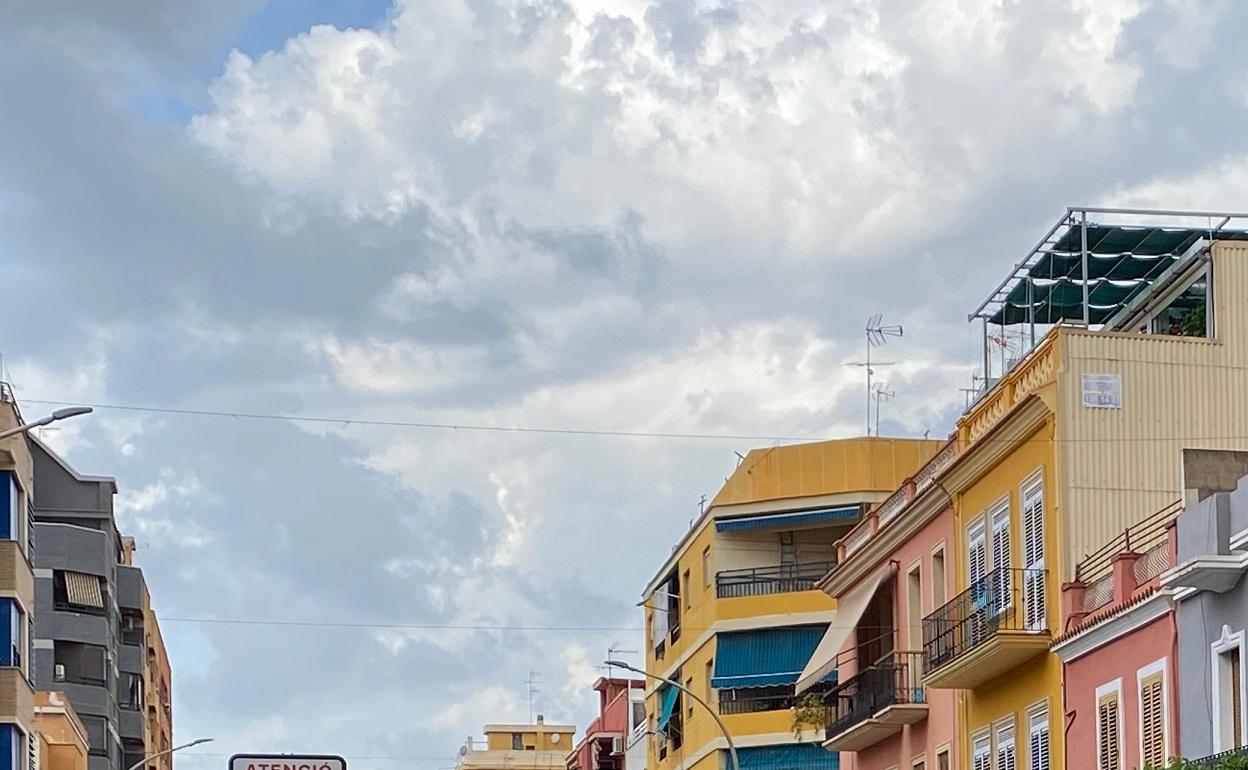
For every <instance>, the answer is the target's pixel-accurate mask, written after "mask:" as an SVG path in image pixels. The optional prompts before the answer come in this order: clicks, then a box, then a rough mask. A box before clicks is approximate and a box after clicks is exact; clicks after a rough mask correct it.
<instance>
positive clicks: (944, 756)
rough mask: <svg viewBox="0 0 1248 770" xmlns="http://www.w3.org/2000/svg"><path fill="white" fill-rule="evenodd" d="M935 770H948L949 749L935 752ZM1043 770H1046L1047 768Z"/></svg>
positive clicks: (1033, 767) (1034, 768)
mask: <svg viewBox="0 0 1248 770" xmlns="http://www.w3.org/2000/svg"><path fill="white" fill-rule="evenodd" d="M936 770H949V749H941V750H940V751H938V752H936ZM1031 770H1038V768H1036V766H1035V765H1032V768H1031ZM1045 770H1048V767H1047V766H1046V767H1045Z"/></svg>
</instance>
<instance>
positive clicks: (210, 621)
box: [156, 614, 856, 633]
mask: <svg viewBox="0 0 1248 770" xmlns="http://www.w3.org/2000/svg"><path fill="white" fill-rule="evenodd" d="M156 619H157V621H158V622H160V623H202V624H205V625H228V626H279V627H280V626H285V627H290V628H345V629H382V630H398V631H547V632H564V631H566V632H569V633H591V632H598V631H601V632H618V631H631V632H642V631H645V630H646V629H645V628H644V627H642V626H525V625H512V624H506V623H495V624H486V623H483V624H455V623H349V622H335V621H326V620H263V619H260V618H187V617H164V616H163V615H159V614H158V615H157V617H156ZM821 625H822V624H821ZM828 627H829V628H856V625H854V624H850V625H838V624H836V623H830V624H828ZM681 628H682V629H684V630H685V631H708V630H710V629H711V627H710V626H703V627H698V626H681Z"/></svg>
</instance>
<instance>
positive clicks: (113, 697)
mask: <svg viewBox="0 0 1248 770" xmlns="http://www.w3.org/2000/svg"><path fill="white" fill-rule="evenodd" d="M32 444H33V447H32V456H33V459H34V472H35V478H36V479H37V482H36V485H35V489H36V491H35V495H34V499H33V508H34V518H35V544H36V545H35V555H34V568H35V595H36V599H35V604H36V607H37V610H38V612H37V613H36V615H35V657H34V664H35V683H36V686H37V687H38V689H41V690H61V691H64V692H65V693H66V694H67V695H68V696H69V698H70V702H71V703H72V704H73V706H74V708H75V710H77V712H78V715H79V716H80V717H81V718H82V721H83V723H84V725H85V726H86V728H87V733H88V739H89V741H90V744H91V746H90V752H91V753H90V756H89V757H88V768H89V770H126V768H128V767H129V766H130V765H131V764H134V763H135V762H138V761H139V760H141V759H142V758H143V755H144V749H145V746H144V737H145V731H146V720H145V713H144V711H143V709H144V703H143V699H142V694H141V686H140V689H139V691H138V692H139V695H138V697H137V700H136V697H135V696H134V694H133V692H132V691H131V690H130V689H129V688H130V687H131V686H132V683H133V681H134V680H133V677H137V678H138V680H139V682H142V680H143V673H144V670H143V665H144V646H143V635H142V622H143V621H142V618H143V603H144V597H145V594H146V586H145V585H144V582H143V574H142V572H141V571H140V570H139V569H137V568H135V567H129V566H125V565H124V564H122V563H121V562H122V560H123V546H122V539H121V536H120V534H119V533H118V532H117V527H116V523H115V520H114V518H113V496H114V495H115V494H116V491H117V487H116V483H115V482H114V481H113V479H111V478H108V477H99V476H84V475H82V474H79V473H78V472H77V471H75V470H74V469H72V468H71V467H69V466H68V465H67V464H66V463H65V462H64V461H63V460H62V459H61V458H59V457H57V456H56V455H55V454H54V453H53V452H52V451H51V450H50V449H48V448H47V447H46V446H43V445H42V444H40V443H38V442H37V441H36V442H32ZM66 573H78V574H80V575H86V576H93V577H95V578H98V579H99V583H100V588H101V593H102V598H103V602H102V603H103V606H102V607H100V608H88V607H82V606H79V605H76V604H73V603H71V602H69V601H67V600H66V598H65V591H66V588H65V583H66ZM58 586H59V589H58ZM58 590H59V591H60V592H61V593H60V595H59V596H58ZM136 622H137V624H138V626H137V639H136V635H135V633H134V630H133V628H134V627H133V624H135V623H136ZM58 663H59V665H58Z"/></svg>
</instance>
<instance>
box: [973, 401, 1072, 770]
mask: <svg viewBox="0 0 1248 770" xmlns="http://www.w3.org/2000/svg"><path fill="white" fill-rule="evenodd" d="M1052 387H1053V386H1049V388H1052ZM1055 427H1056V418H1055V417H1054V416H1053V415H1050V416H1049V417H1047V418H1046V419H1045V421H1044V423H1043V424H1042V425H1041V426H1040V427H1039V428H1038V429H1037V430H1036V431H1035V432H1033V433H1032V434H1031V435H1030V436H1027V437H1026V438H1024V439H1023V440H1021V441H1019V442H1018V443H1017V445H1016V447H1015V448H1014V449H1013V451H1011V452H1010V453H1009V454H1008V455H1006V456H1005V457H1004V458H1002V459H1001V460H1000V461H999V462H997V463H996V465H994V466H993V467H992V468H990V469H989V470H988V471H987V472H986V473H985V474H984V475H983V476H981V477H980V478H979V479H978V480H977V481H975V482H974V483H972V484H971V485H970V486H969V487H968V488H967V489H965V490H964V491H962V492H960V493H957V494H955V495H954V500H953V502H954V512H955V532H954V539H955V542H956V543H957V549H956V551H957V556H956V559H955V563H956V564H957V576H958V582H957V586H958V588H957V591H958V593H960V592H961V591H963V590H965V589H966V588H967V586H968V575H969V569H968V566H967V559H966V555H967V528H968V526H969V525H970V524H971V523H972V522H974V521H976V520H977V519H979V518H980V517H981V516H983V515H984V514H985V513H986V512H987V511H988V510H989V509H991V508H994V507H995V506H996V505H997V504H998V503H999V502H1000V501H1001V500H1002V499H1003V498H1008V500H1009V503H1010V551H1011V555H1010V564H1009V565H1008V566H1010V567H1012V568H1015V569H1020V568H1022V566H1023V555H1022V534H1023V528H1022V521H1021V520H1020V512H1021V510H1022V489H1021V488H1022V485H1023V484H1024V483H1025V482H1028V481H1030V480H1031V479H1032V478H1033V476H1034V475H1035V474H1036V473H1037V472H1039V473H1041V474H1042V475H1043V479H1044V498H1045V531H1044V537H1045V568H1046V569H1047V570H1048V579H1047V581H1046V586H1045V588H1046V607H1047V617H1048V621H1049V628H1050V633H1054V634H1056V633H1057V629H1058V628H1059V626H1060V622H1061V619H1060V612H1059V600H1060V591H1061V581H1060V579H1059V578H1057V577H1056V576H1057V575H1060V574H1061V562H1060V554H1059V549H1058V544H1059V543H1061V542H1062V535H1063V532H1062V526H1061V501H1060V490H1059V487H1060V479H1059V478H1058V476H1057V475H1056V474H1057V467H1058V465H1057V444H1056V443H1055V442H1054V441H1053V437H1054V430H1055ZM988 440H992V438H991V437H990V438H989V439H988ZM985 525H986V533H987V547H988V557H989V559H990V560H991V558H992V522H991V520H987V519H985ZM988 566H989V569H996V568H997V567H998V566H1002V565H997V564H992V563H991V562H990V563H989V565H988ZM1061 675H1062V671H1061V663H1060V661H1059V660H1058V658H1057V656H1056V655H1053V654H1052V653H1050V652H1047V651H1046V652H1044V653H1041V654H1040V655H1039V656H1037V657H1036V658H1033V659H1031V660H1029V661H1027V662H1026V663H1024V664H1022V665H1020V666H1018V667H1017V668H1015V669H1013V670H1012V671H1010V672H1009V673H1008V675H1006V676H1001V677H999V678H997V679H996V680H994V681H991V682H988V683H986V684H984V685H982V686H980V687H979V688H977V689H975V690H968V691H964V692H963V693H961V702H962V707H961V710H962V715H961V716H962V718H961V719H960V720H959V721H960V730H961V740H960V741H959V745H960V750H959V751H960V754H961V757H962V765H961V766H963V767H969V766H970V751H971V740H970V736H971V735H972V734H974V733H976V732H977V731H978V730H979V729H981V728H982V727H984V726H986V725H992V724H994V723H996V722H998V721H1000V720H1002V719H1004V718H1007V717H1009V716H1010V715H1011V714H1013V715H1016V717H1017V721H1016V730H1017V733H1016V735H1017V736H1018V740H1017V746H1018V749H1017V750H1018V751H1019V755H1020V768H1024V767H1025V766H1026V765H1025V762H1024V761H1023V760H1022V759H1021V756H1022V752H1023V749H1024V748H1025V747H1026V742H1025V740H1024V738H1025V736H1026V729H1025V726H1026V721H1025V720H1026V715H1027V710H1028V709H1029V708H1030V707H1031V706H1033V705H1034V704H1036V703H1038V702H1040V701H1044V700H1046V699H1047V701H1048V703H1049V734H1050V745H1051V752H1052V767H1055V768H1057V767H1064V766H1065V765H1064V762H1065V760H1064V756H1065V751H1064V745H1063V741H1062V736H1063V731H1062V719H1061Z"/></svg>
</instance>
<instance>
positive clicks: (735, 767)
mask: <svg viewBox="0 0 1248 770" xmlns="http://www.w3.org/2000/svg"><path fill="white" fill-rule="evenodd" d="M606 665H608V666H615V667H617V668H622V669H624V670H625V671H632V672H633V673H634V674H641V675H642V676H644V677H649V678H650V679H658V680H659V681H660V682H666V683H667V684H670V685H671V686H673V687H675V688H676V689H678V690H680V691H681V692H683V693H685V694H686V695H688V696H689V697H690V698H693V699H694V700H695V701H697V702H698V703H700V704H702V708H704V709H706V711H707V713H709V714H710V715H711V718H712V719H714V720H715V724H717V725H719V731H720V732H721V733H723V734H724V740H726V741H728V755H729V756H730V757H732V770H741V762H740V761H739V760H738V759H737V744H735V743H733V742H732V735H730V734H729V733H728V727H727V726H726V725H725V724H724V720H722V719H720V718H719V714H717V713H715V709H713V708H711V706H710V704H709V703H707V702H706V701H704V700H702V699H701V698H699V697H698V696H697V694H695V693H694V692H693V690H690V689H689V688H688V687H685V686H684V685H683V684H681V683H680V682H677V681H676V680H674V679H668V678H667V677H664V676H659V675H658V674H651V673H650V672H649V671H645V670H643V669H640V668H637V667H636V666H633V665H630V664H628V663H625V662H623V661H620V660H608V661H606Z"/></svg>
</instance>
